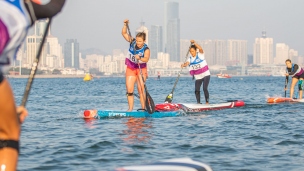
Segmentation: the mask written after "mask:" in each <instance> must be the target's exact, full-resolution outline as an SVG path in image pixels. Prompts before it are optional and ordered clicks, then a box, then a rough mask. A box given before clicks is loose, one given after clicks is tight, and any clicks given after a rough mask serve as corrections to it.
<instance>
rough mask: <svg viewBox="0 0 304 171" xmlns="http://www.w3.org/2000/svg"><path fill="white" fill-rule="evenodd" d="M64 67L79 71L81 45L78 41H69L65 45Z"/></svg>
mask: <svg viewBox="0 0 304 171" xmlns="http://www.w3.org/2000/svg"><path fill="white" fill-rule="evenodd" d="M64 67H65V68H66V67H69V68H76V69H79V43H78V42H77V39H67V40H66V42H65V43H64Z"/></svg>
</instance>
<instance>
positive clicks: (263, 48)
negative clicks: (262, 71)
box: [253, 31, 273, 64]
mask: <svg viewBox="0 0 304 171" xmlns="http://www.w3.org/2000/svg"><path fill="white" fill-rule="evenodd" d="M270 63H273V39H272V38H267V37H266V31H263V32H262V37H261V38H256V39H255V43H254V45H253V64H270Z"/></svg>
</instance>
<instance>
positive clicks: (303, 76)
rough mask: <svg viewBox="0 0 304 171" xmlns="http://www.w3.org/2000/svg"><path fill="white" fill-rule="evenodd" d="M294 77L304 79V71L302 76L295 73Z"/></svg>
mask: <svg viewBox="0 0 304 171" xmlns="http://www.w3.org/2000/svg"><path fill="white" fill-rule="evenodd" d="M292 78H297V79H300V78H302V79H304V72H303V73H302V74H301V75H300V76H297V75H295V76H293V77H292Z"/></svg>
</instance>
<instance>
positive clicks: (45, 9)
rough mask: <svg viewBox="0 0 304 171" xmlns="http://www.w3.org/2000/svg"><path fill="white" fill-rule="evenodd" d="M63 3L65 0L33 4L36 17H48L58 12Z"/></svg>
mask: <svg viewBox="0 0 304 171" xmlns="http://www.w3.org/2000/svg"><path fill="white" fill-rule="evenodd" d="M64 3H65V0H51V1H50V2H49V3H47V4H45V5H39V4H36V3H32V4H33V8H34V11H35V15H36V17H37V19H42V18H49V17H53V16H55V15H56V14H57V13H59V12H60V11H61V9H62V7H63V5H64Z"/></svg>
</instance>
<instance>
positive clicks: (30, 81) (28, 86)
mask: <svg viewBox="0 0 304 171" xmlns="http://www.w3.org/2000/svg"><path fill="white" fill-rule="evenodd" d="M51 21H52V18H49V22H48V24H47V26H46V28H45V31H44V35H43V38H42V41H41V43H40V46H39V49H38V53H37V55H36V59H35V61H34V63H33V65H32V70H31V73H30V76H29V78H28V81H27V84H26V87H25V90H24V94H23V98H22V101H21V106H25V105H26V102H27V99H28V96H29V93H30V90H31V88H32V84H33V81H34V77H35V74H36V72H37V68H38V63H39V59H40V55H41V52H42V48H43V44H44V42H45V39H46V36H47V32H48V30H49V27H50V24H51Z"/></svg>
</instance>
